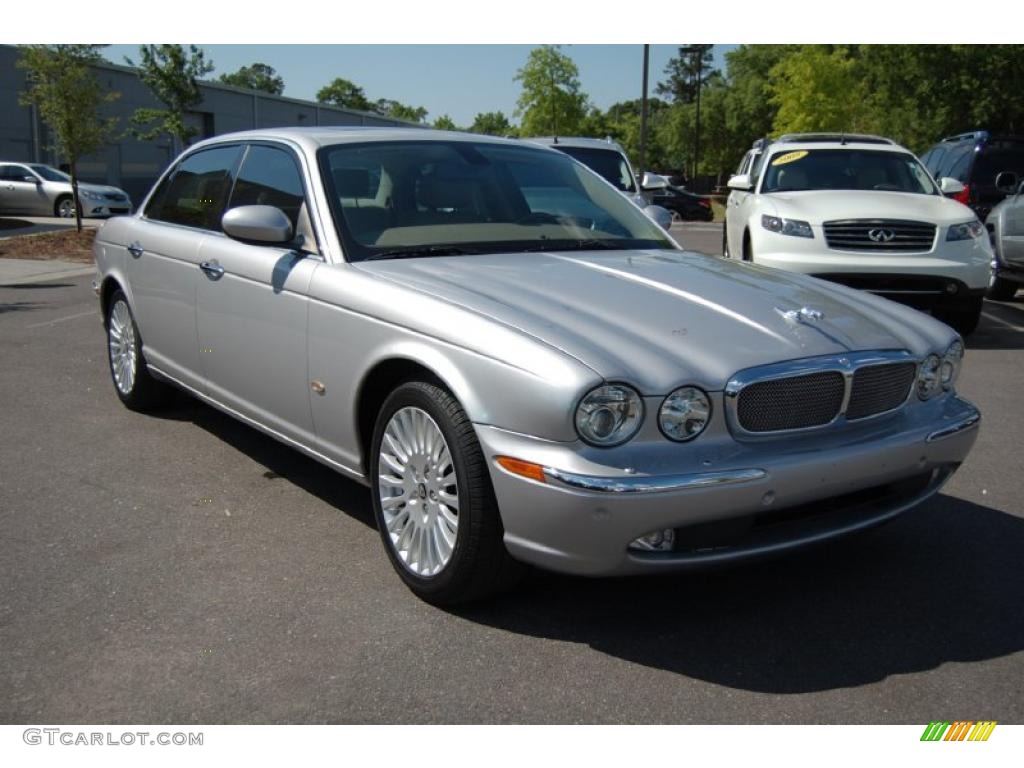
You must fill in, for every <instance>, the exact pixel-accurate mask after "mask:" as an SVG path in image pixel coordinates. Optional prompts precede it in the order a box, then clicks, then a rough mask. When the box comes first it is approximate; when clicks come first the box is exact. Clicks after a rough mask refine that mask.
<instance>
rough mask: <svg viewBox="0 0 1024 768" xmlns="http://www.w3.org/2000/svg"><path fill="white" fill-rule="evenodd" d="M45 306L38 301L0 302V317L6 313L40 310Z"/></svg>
mask: <svg viewBox="0 0 1024 768" xmlns="http://www.w3.org/2000/svg"><path fill="white" fill-rule="evenodd" d="M44 306H46V305H45V304H40V303H39V302H38V301H10V302H0V315H4V314H7V313H8V312H30V311H31V310H33V309H41V308H42V307H44Z"/></svg>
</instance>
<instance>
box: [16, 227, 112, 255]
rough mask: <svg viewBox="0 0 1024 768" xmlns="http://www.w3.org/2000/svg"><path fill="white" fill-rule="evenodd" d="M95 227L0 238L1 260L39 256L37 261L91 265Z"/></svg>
mask: <svg viewBox="0 0 1024 768" xmlns="http://www.w3.org/2000/svg"><path fill="white" fill-rule="evenodd" d="M95 237H96V230H95V229H92V228H91V227H90V228H87V229H83V230H82V231H81V232H79V231H77V230H74V229H71V230H68V231H67V232H44V233H43V234H41V235H23V236H21V237H7V238H4V239H3V240H0V259H38V260H40V261H54V260H60V261H74V262H78V263H80V264H92V242H93V239H94V238H95Z"/></svg>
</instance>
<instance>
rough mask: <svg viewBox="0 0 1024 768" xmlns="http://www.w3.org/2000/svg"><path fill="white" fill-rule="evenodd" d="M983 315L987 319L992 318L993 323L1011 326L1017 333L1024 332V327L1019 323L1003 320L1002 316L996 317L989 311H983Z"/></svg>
mask: <svg viewBox="0 0 1024 768" xmlns="http://www.w3.org/2000/svg"><path fill="white" fill-rule="evenodd" d="M981 316H982V317H984V318H986V319H987V320H991V321H992V322H993V323H996V324H998V325H1001V326H1003V327H1004V328H1009V329H1010V330H1011V331H1016V332H1017V333H1024V328H1022V327H1021V326H1019V325H1014V324H1013V323H1009V322H1007V321H1006V320H1003V319H1002V318H1001V317H996V316H995V315H992V314H989V313H988V312H982V313H981Z"/></svg>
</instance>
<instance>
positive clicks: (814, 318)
mask: <svg viewBox="0 0 1024 768" xmlns="http://www.w3.org/2000/svg"><path fill="white" fill-rule="evenodd" d="M782 316H783V317H784V318H786V319H787V320H789V321H790V322H791V323H816V322H818V321H819V320H824V319H825V313H824V312H822V311H821V310H820V309H811V308H810V307H800V309H791V310H789V311H787V312H783V313H782Z"/></svg>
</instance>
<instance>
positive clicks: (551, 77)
mask: <svg viewBox="0 0 1024 768" xmlns="http://www.w3.org/2000/svg"><path fill="white" fill-rule="evenodd" d="M515 80H517V81H518V82H520V83H522V91H521V92H520V94H519V100H518V101H517V102H516V104H517V109H516V115H519V116H521V118H522V121H521V124H520V132H521V134H522V135H523V136H537V135H540V134H545V133H546V134H552V135H555V136H558V135H562V136H570V135H573V134H576V133H579V132H580V127H581V124H582V123H583V120H584V118H585V117H586V115H587V101H588V99H587V94H585V93H583V91H581V90H580V80H579V70H578V69H577V68H576V64H575V63H574V62H573V60H572V59H571V58H569V57H568V56H567V55H566V54H564V53H562V52H561V51H560V50H558V47H557V46H552V45H542V46H540V47H539V48H534V49H533V50H532V51H530V55H529V57H528V58H527V60H526V64H525V66H523V68H522V69H520V70H519V71H518V72H517V73H516V76H515Z"/></svg>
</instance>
